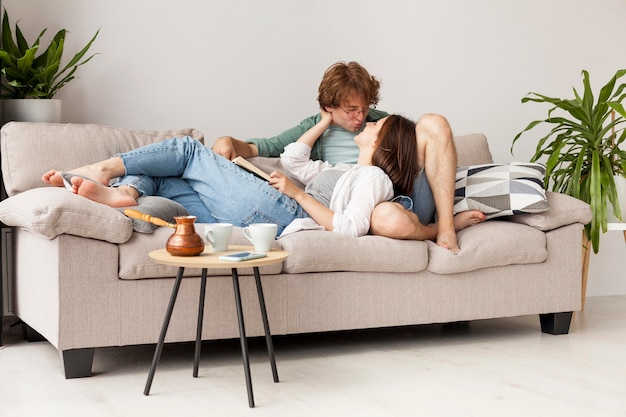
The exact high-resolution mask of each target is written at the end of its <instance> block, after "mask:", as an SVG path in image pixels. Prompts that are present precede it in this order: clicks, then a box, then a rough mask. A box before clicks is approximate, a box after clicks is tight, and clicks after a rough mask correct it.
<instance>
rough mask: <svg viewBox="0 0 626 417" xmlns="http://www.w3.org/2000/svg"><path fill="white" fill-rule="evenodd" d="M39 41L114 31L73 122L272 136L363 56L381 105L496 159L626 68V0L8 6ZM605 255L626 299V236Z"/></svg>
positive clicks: (86, 80)
mask: <svg viewBox="0 0 626 417" xmlns="http://www.w3.org/2000/svg"><path fill="white" fill-rule="evenodd" d="M2 3H3V6H5V7H6V8H7V9H8V11H9V13H10V16H11V18H12V20H13V21H15V20H17V19H20V26H21V28H22V29H23V31H24V32H25V34H26V36H27V38H28V39H29V40H30V41H32V40H33V39H34V37H35V36H36V34H38V33H39V30H40V29H41V28H43V27H48V28H49V31H50V32H51V33H50V36H51V35H52V33H54V32H56V30H58V29H60V28H67V29H68V30H69V31H70V32H71V33H70V34H69V35H68V39H67V45H66V50H67V52H66V57H68V58H69V55H70V53H72V54H73V53H74V52H75V51H77V50H78V49H79V48H81V47H82V46H83V45H84V44H85V43H86V42H87V41H88V40H89V38H90V37H91V36H92V35H93V33H94V32H95V31H96V30H97V29H98V28H100V29H101V31H100V36H99V38H98V40H97V41H96V43H95V46H94V48H93V51H97V52H99V53H100V55H98V56H97V57H95V58H94V60H93V61H92V62H90V63H89V64H87V65H86V66H84V67H82V68H80V69H79V72H78V76H79V77H80V78H79V79H77V80H75V81H73V82H72V83H71V84H70V85H68V86H67V87H66V88H65V89H64V90H63V91H62V92H61V93H60V94H59V95H58V98H62V99H63V100H64V104H63V106H64V121H66V122H77V123H87V122H90V123H102V124H107V125H113V126H117V127H126V128H141V129H175V128H181V127H196V128H198V129H200V130H202V131H203V132H204V133H205V134H206V136H207V139H208V142H209V143H211V142H212V140H214V138H216V137H218V136H221V135H232V136H235V137H238V138H247V137H258V136H270V135H273V134H275V133H279V132H280V131H282V130H283V129H285V128H287V127H291V126H292V125H295V124H297V123H298V122H299V121H300V120H301V119H303V118H304V117H306V116H308V115H311V114H313V113H315V112H316V111H317V109H316V101H315V98H316V93H317V86H318V84H319V81H320V79H321V76H322V73H323V71H324V70H325V69H326V67H328V66H329V65H330V64H331V63H333V62H335V61H339V60H346V61H348V60H356V61H359V62H361V63H362V64H363V65H364V66H365V67H366V68H368V69H369V70H370V71H371V73H372V74H374V75H376V76H378V77H379V78H381V80H382V83H383V88H382V100H381V102H380V104H379V106H378V107H379V108H381V109H383V110H386V111H390V112H399V113H402V114H404V115H406V116H409V117H412V118H414V119H416V118H418V117H419V116H420V115H421V114H423V113H425V112H438V113H443V114H445V115H446V116H447V117H448V119H449V121H450V123H451V125H452V127H453V129H454V131H455V133H457V134H465V133H473V132H484V133H485V134H487V136H488V138H489V139H490V145H491V148H492V152H493V154H494V158H495V159H496V160H497V161H501V162H507V161H511V160H528V158H529V157H530V155H532V152H533V149H534V144H533V142H534V140H535V139H536V137H537V135H536V134H534V135H533V134H530V135H528V137H527V138H526V139H525V140H523V141H522V142H520V143H519V146H516V149H515V154H514V156H511V154H510V152H509V148H510V145H511V141H512V139H513V137H514V136H515V134H516V133H517V132H519V131H520V130H522V129H523V128H524V127H525V126H526V125H527V123H528V122H530V121H531V120H534V119H537V118H541V117H543V116H544V115H545V111H546V110H547V108H546V107H542V106H541V105H536V104H524V105H522V104H521V103H520V100H521V98H522V97H523V96H524V95H525V94H526V93H528V92H530V91H535V92H540V93H544V94H547V95H552V96H570V95H571V88H572V86H575V87H579V86H580V80H581V78H580V72H581V70H582V69H587V70H589V71H590V73H591V76H592V83H593V84H594V85H595V86H597V89H599V87H600V86H601V85H603V84H604V83H605V82H606V80H608V78H609V77H610V76H612V75H613V74H614V73H615V71H616V70H617V69H619V68H624V67H626V62H624V51H623V48H622V47H621V46H620V45H621V44H622V41H623V39H625V38H626V25H625V24H624V16H626V2H624V1H623V0H599V1H595V2H592V1H583V0H526V1H516V2H512V1H501V0H438V1H432V0H429V1H426V0H387V1H385V2H381V1H370V0H343V1H342V0H316V1H294V0H266V1H258V0H230V1H211V0H208V1H207V0H180V1H168V0H133V1H128V0H107V1H94V0H91V1H89V0H4V1H3V2H2ZM605 237H606V238H607V239H603V244H602V245H601V246H602V247H601V254H600V255H597V256H593V258H592V261H591V271H590V278H589V287H588V294H589V295H604V294H626V277H624V276H623V272H621V271H620V270H621V268H620V266H622V265H623V261H619V259H623V257H624V255H625V252H626V245H625V244H624V242H623V240H622V236H621V234H618V233H616V232H611V233H610V234H608V235H606V236H605Z"/></svg>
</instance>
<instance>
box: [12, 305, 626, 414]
mask: <svg viewBox="0 0 626 417" xmlns="http://www.w3.org/2000/svg"><path fill="white" fill-rule="evenodd" d="M6 324H8V323H6V322H5V325H6ZM17 330H18V329H17V328H15V327H14V328H12V329H11V330H10V331H9V332H10V334H8V335H5V346H4V347H2V348H0V416H2V417H17V416H20V417H26V416H33V417H34V416H42V417H43V416H46V417H48V416H64V417H70V416H81V417H84V416H90V417H96V416H107V417H115V416H153V417H159V416H168V417H170V416H171V417H184V416H215V417H224V416H244V415H250V416H255V417H261V416H273V417H280V416H290V417H293V416H298V417H299V416H318V417H328V416H331V417H332V416H384V417H390V416H424V417H427V416H446V417H451V416H452V417H456V416H476V417H487V416H498V417H512V416H532V417H539V416H568V417H572V416H584V417H602V416H611V417H614V416H626V296H613V297H591V298H588V299H587V304H586V309H585V311H584V312H582V313H577V314H576V315H575V317H574V320H573V323H572V327H571V329H570V334H569V335H562V336H552V335H546V334H542V333H541V332H540V330H539V319H538V317H535V316H531V317H517V318H510V319H498V320H484V321H477V322H472V323H469V324H465V325H463V324H458V325H429V326H418V327H408V328H395V329H384V330H371V331H359V332H348V333H337V334H325V335H306V336H289V337H278V338H275V341H274V344H275V349H276V358H277V362H278V373H279V376H280V380H281V382H280V383H278V384H274V383H273V382H272V375H271V370H270V366H269V364H268V362H267V355H266V352H265V347H264V343H263V340H262V339H254V340H252V341H251V343H250V349H251V362H252V381H253V386H254V394H255V399H256V408H254V409H250V408H248V403H247V397H246V389H245V382H244V376H243V369H242V364H241V356H240V351H239V344H238V342H237V341H221V342H207V343H204V344H203V356H202V360H201V363H200V375H199V378H197V379H194V378H192V376H191V374H192V363H193V346H192V344H188V343H184V344H174V345H166V347H165V349H164V351H163V355H162V358H161V362H160V365H159V368H158V369H157V372H156V376H155V379H154V383H153V384H152V391H151V395H150V396H147V397H146V396H144V395H143V394H142V393H143V388H144V384H145V382H146V376H147V374H148V369H149V366H150V362H151V360H152V355H153V352H154V345H149V346H133V347H124V348H106V349H99V350H96V356H95V360H94V368H93V370H94V373H95V374H96V375H95V376H94V377H91V378H82V379H72V380H66V379H64V377H63V373H62V369H61V361H60V358H59V355H58V353H57V351H56V350H55V349H54V348H53V347H52V346H51V345H50V344H48V343H47V342H35V343H29V342H25V341H23V340H22V338H21V332H18V331H17Z"/></svg>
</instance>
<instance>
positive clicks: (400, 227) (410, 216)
mask: <svg viewBox="0 0 626 417" xmlns="http://www.w3.org/2000/svg"><path fill="white" fill-rule="evenodd" d="M486 217H487V216H485V214H484V213H483V212H481V211H478V210H470V211H463V212H461V213H458V214H457V215H455V216H454V217H453V219H452V222H453V228H454V232H455V234H454V238H455V241H456V232H459V231H461V230H463V229H467V228H468V227H470V226H474V225H476V224H478V223H482V222H484V221H485V219H486ZM370 232H371V233H372V234H374V235H378V236H385V237H390V238H393V239H404V240H433V241H438V240H439V237H440V235H441V234H440V233H439V224H438V223H431V224H428V225H424V224H422V223H421V222H420V220H419V219H418V218H417V215H416V214H415V213H413V212H412V211H410V210H406V209H405V208H404V207H402V205H401V204H399V203H393V202H384V203H380V204H378V205H377V206H376V207H375V208H374V211H373V212H372V221H371V229H370ZM438 244H439V243H438ZM439 246H442V245H440V244H439ZM442 247H445V246H442ZM447 249H450V250H452V251H453V252H458V251H459V249H458V246H457V248H456V249H453V248H447Z"/></svg>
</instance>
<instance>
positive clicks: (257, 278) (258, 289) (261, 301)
mask: <svg viewBox="0 0 626 417" xmlns="http://www.w3.org/2000/svg"><path fill="white" fill-rule="evenodd" d="M254 280H255V281H256V292H257V295H258V296H259V306H260V307H261V317H262V319H263V328H264V329H265V344H266V345H267V353H268V354H269V357H270V365H271V366H272V376H273V377H274V382H278V369H277V368H276V357H275V356H274V343H272V333H271V332H270V323H269V321H268V320H267V310H266V309H265V296H264V295H263V286H262V285H261V274H260V273H259V267H257V266H255V267H254Z"/></svg>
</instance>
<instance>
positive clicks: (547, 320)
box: [539, 311, 573, 334]
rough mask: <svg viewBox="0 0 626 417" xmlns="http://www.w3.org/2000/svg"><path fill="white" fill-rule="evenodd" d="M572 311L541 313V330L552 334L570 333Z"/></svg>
mask: <svg viewBox="0 0 626 417" xmlns="http://www.w3.org/2000/svg"><path fill="white" fill-rule="evenodd" d="M572 314H573V313H572V312H571V311H568V312H565V313H549V314H540V315H539V321H540V322H541V331H542V332H543V333H550V334H568V333H569V325H570V323H571V321H572Z"/></svg>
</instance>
